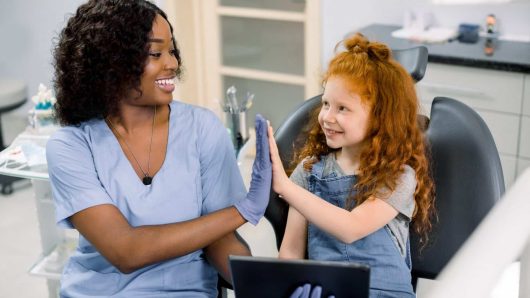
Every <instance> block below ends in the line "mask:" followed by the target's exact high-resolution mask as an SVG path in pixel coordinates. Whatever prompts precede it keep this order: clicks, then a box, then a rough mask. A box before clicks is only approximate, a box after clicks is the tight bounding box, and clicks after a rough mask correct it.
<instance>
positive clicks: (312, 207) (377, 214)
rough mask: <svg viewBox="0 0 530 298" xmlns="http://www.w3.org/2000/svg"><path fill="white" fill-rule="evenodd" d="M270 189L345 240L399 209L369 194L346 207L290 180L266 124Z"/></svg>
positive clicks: (367, 230)
mask: <svg viewBox="0 0 530 298" xmlns="http://www.w3.org/2000/svg"><path fill="white" fill-rule="evenodd" d="M269 146H270V151H271V160H272V175H273V181H272V185H273V189H274V191H275V192H277V193H278V194H280V195H281V196H282V197H283V199H284V200H286V201H287V203H289V205H290V206H291V207H293V208H295V209H296V210H297V211H298V212H299V213H300V214H301V215H302V216H304V217H305V218H306V220H307V221H309V222H311V223H313V224H315V225H316V226H318V227H319V228H320V229H322V230H324V231H325V232H327V233H328V234H330V235H332V236H334V237H335V238H337V239H339V240H341V241H342V242H345V243H351V242H354V241H356V240H359V239H361V238H363V237H365V236H367V235H369V234H371V233H373V232H375V231H377V230H378V229H380V228H382V227H384V226H385V225H386V224H387V223H388V222H390V221H391V220H392V219H393V218H394V217H396V216H397V215H398V211H397V210H396V209H394V207H392V206H390V205H389V204H387V203H386V202H384V201H383V200H381V199H378V198H370V199H368V200H366V201H365V202H363V203H362V204H361V205H359V206H357V207H356V208H354V209H353V210H352V211H348V210H345V209H342V208H340V207H337V206H335V205H332V204H330V203H328V202H326V201H324V200H322V199H321V198H319V197H317V196H316V195H314V194H312V193H311V192H309V191H307V190H306V189H304V188H302V187H300V186H298V185H296V184H295V183H293V182H292V181H291V180H289V178H288V177H287V175H286V174H285V170H284V169H283V165H282V162H281V160H280V156H279V153H278V147H277V146H276V142H275V140H274V137H273V132H272V127H270V126H269Z"/></svg>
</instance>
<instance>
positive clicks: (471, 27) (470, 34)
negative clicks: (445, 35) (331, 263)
mask: <svg viewBox="0 0 530 298" xmlns="http://www.w3.org/2000/svg"><path fill="white" fill-rule="evenodd" d="M479 29H480V26H479V25H476V24H460V25H459V26H458V40H459V41H460V42H464V43H476V42H477V41H478V31H479Z"/></svg>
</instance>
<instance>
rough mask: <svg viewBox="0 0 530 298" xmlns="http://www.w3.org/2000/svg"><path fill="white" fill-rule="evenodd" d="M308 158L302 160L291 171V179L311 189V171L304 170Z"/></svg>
mask: <svg viewBox="0 0 530 298" xmlns="http://www.w3.org/2000/svg"><path fill="white" fill-rule="evenodd" d="M305 161H306V160H305V159H304V160H302V161H301V162H300V163H299V164H298V165H296V168H295V169H294V171H293V172H292V173H291V176H290V177H289V179H291V181H293V182H294V183H295V184H297V185H299V186H301V187H303V188H305V189H309V182H308V181H307V180H308V179H307V178H308V177H309V175H310V173H309V172H307V171H306V170H304V162H305Z"/></svg>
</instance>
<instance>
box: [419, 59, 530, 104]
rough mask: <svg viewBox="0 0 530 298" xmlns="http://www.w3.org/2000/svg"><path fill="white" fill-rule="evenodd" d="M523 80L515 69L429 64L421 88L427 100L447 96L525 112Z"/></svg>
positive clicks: (423, 98)
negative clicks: (499, 69) (500, 69)
mask: <svg viewBox="0 0 530 298" xmlns="http://www.w3.org/2000/svg"><path fill="white" fill-rule="evenodd" d="M523 80H524V75H523V74H520V73H515V72H506V71H496V70H488V69H479V68H473V67H462V66H452V65H443V64H437V63H429V64H428V66H427V70H426V73H425V77H424V78H423V80H422V81H420V82H419V83H418V84H417V90H418V95H419V97H420V98H421V100H423V101H432V100H433V99H434V98H435V97H437V96H446V97H451V98H454V99H457V100H460V101H462V102H464V103H466V104H467V105H469V106H471V107H473V108H477V109H482V110H491V111H498V112H506V113H513V114H521V101H522V97H523V91H522V90H523Z"/></svg>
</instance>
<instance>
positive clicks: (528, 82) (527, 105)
mask: <svg viewBox="0 0 530 298" xmlns="http://www.w3.org/2000/svg"><path fill="white" fill-rule="evenodd" d="M523 114H524V115H526V116H530V75H525V79H524V96H523Z"/></svg>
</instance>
